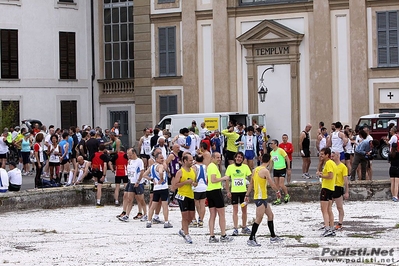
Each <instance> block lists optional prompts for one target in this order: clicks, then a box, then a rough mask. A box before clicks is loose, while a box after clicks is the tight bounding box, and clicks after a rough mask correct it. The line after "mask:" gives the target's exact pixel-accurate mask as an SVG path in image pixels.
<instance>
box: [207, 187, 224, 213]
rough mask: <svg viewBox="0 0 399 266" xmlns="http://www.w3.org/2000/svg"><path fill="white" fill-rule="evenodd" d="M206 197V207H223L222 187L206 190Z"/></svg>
mask: <svg viewBox="0 0 399 266" xmlns="http://www.w3.org/2000/svg"><path fill="white" fill-rule="evenodd" d="M206 198H207V199H208V208H217V209H220V208H224V198H223V194H222V189H215V190H210V191H207V192H206Z"/></svg>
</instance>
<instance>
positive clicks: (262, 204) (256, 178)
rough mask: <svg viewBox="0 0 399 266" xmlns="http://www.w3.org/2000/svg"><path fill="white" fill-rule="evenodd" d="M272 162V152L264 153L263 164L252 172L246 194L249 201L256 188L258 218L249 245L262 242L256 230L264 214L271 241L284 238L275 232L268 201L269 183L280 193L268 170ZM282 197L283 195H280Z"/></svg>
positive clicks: (252, 245) (255, 198) (256, 245)
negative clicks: (259, 240) (258, 239)
mask: <svg viewBox="0 0 399 266" xmlns="http://www.w3.org/2000/svg"><path fill="white" fill-rule="evenodd" d="M269 162H270V154H268V153H265V154H263V155H262V164H261V165H260V166H258V167H256V168H255V169H254V171H253V173H252V179H251V183H250V184H249V186H248V191H247V194H246V195H245V201H246V202H249V194H250V193H251V191H252V189H254V202H255V205H256V218H255V222H254V223H253V225H252V232H251V236H250V237H249V240H248V241H247V244H248V246H251V247H258V246H260V244H258V242H256V237H255V235H256V232H257V231H258V228H259V225H260V223H261V222H262V219H263V215H265V214H266V216H267V226H268V227H269V231H270V243H278V242H281V241H282V239H281V238H279V237H278V236H276V234H275V232H274V223H273V217H274V215H273V212H272V209H271V207H270V204H268V203H267V184H268V183H269V184H270V186H271V187H272V189H273V190H274V191H276V194H280V190H278V187H277V186H276V184H274V182H273V180H272V179H271V177H270V172H269V170H267V167H268V166H269ZM279 197H281V195H280V196H279Z"/></svg>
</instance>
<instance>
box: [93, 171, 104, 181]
mask: <svg viewBox="0 0 399 266" xmlns="http://www.w3.org/2000/svg"><path fill="white" fill-rule="evenodd" d="M91 173H92V175H93V177H94V178H97V182H98V183H99V184H103V183H104V182H103V181H101V178H102V177H103V172H102V171H92V172H91Z"/></svg>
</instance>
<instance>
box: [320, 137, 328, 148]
mask: <svg viewBox="0 0 399 266" xmlns="http://www.w3.org/2000/svg"><path fill="white" fill-rule="evenodd" d="M326 146H327V141H326V137H324V136H323V138H322V139H321V140H320V143H319V151H321V149H324V148H325V147H326Z"/></svg>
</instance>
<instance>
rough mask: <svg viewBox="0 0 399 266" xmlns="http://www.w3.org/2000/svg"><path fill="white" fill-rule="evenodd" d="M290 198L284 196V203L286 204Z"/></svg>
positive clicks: (286, 195) (287, 195)
mask: <svg viewBox="0 0 399 266" xmlns="http://www.w3.org/2000/svg"><path fill="white" fill-rule="evenodd" d="M290 199H291V197H290V195H289V194H285V196H284V203H288V202H289V201H290Z"/></svg>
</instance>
